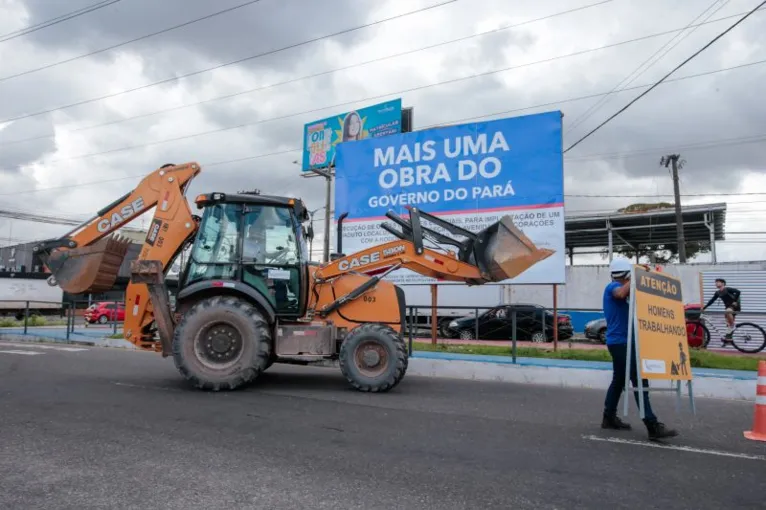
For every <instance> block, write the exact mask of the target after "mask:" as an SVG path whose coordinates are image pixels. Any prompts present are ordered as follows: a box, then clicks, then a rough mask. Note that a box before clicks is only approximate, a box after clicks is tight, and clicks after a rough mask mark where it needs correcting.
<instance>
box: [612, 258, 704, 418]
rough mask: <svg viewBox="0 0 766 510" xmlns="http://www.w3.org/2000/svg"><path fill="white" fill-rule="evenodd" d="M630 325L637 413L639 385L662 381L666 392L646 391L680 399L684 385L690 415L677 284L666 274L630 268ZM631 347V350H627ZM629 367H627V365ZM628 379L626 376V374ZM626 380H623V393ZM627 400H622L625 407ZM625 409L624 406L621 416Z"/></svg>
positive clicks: (688, 373) (685, 345) (689, 378)
mask: <svg viewBox="0 0 766 510" xmlns="http://www.w3.org/2000/svg"><path fill="white" fill-rule="evenodd" d="M630 317H631V320H630V323H629V326H628V356H631V354H632V353H634V352H635V355H636V361H637V363H636V365H637V367H638V369H639V372H640V374H639V375H640V377H639V378H638V379H639V388H636V389H634V390H633V391H638V392H639V393H638V395H639V409H640V411H641V417H642V418H643V417H644V403H643V391H644V388H642V387H641V386H643V384H642V383H641V379H647V380H649V381H652V380H656V381H660V380H666V381H670V382H671V387H670V388H657V387H650V388H646V390H648V391H674V392H676V394H677V397H678V398H679V400H680V398H681V381H686V382H687V386H688V389H689V401H690V405H691V408H692V411H694V400H693V392H692V371H691V366H690V357H689V344H688V340H687V333H686V318H685V315H684V301H683V296H682V293H681V281H680V280H679V279H678V278H675V277H673V276H670V275H669V274H667V273H659V272H656V271H653V270H651V269H650V268H649V267H648V266H640V265H636V266H633V270H632V271H631V284H630ZM634 345H635V349H633V348H631V347H633V346H634ZM628 367H630V363H628ZM628 375H630V374H628ZM629 384H630V378H629V377H626V379H625V390H626V392H629V391H631V388H629V386H628V385H629ZM627 402H628V399H626V400H625V403H626V404H627ZM627 414H628V406H627V405H625V415H627Z"/></svg>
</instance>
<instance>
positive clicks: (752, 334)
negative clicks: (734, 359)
mask: <svg viewBox="0 0 766 510" xmlns="http://www.w3.org/2000/svg"><path fill="white" fill-rule="evenodd" d="M743 337H744V338H743ZM750 340H752V342H753V343H752V344H750V343H749V342H750ZM731 343H732V345H734V348H735V349H737V350H738V351H739V352H744V353H747V354H755V353H756V352H760V351H762V350H763V348H764V347H766V332H764V331H763V329H762V328H761V327H760V326H759V325H758V324H753V323H752V322H741V323H739V324H737V325H736V326H734V334H733V336H732V342H731ZM745 345H748V347H745Z"/></svg>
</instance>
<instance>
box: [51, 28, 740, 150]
mask: <svg viewBox="0 0 766 510" xmlns="http://www.w3.org/2000/svg"><path fill="white" fill-rule="evenodd" d="M671 32H672V31H671ZM666 33H668V32H661V33H659V34H652V35H648V36H643V37H639V38H636V39H630V40H627V41H622V42H618V43H612V44H608V45H604V46H600V47H597V48H591V49H588V50H581V51H578V52H574V53H569V54H565V55H559V56H556V57H550V58H547V59H543V60H538V61H534V62H528V63H525V64H518V65H515V66H510V67H505V68H501V69H495V70H491V71H485V72H482V73H475V74H472V75H468V76H462V77H459V78H452V79H449V80H444V81H440V82H436V83H430V84H426V85H420V86H417V87H411V88H408V89H404V90H398V91H392V92H386V93H384V94H379V95H376V96H368V97H364V98H359V99H354V100H351V101H344V102H342V103H336V104H333V105H329V106H323V107H320V108H314V109H311V110H304V111H300V112H294V113H290V114H285V115H279V116H276V117H270V118H267V119H260V120H257V121H253V122H246V123H242V124H238V125H234V126H227V127H223V128H217V129H213V130H208V131H201V132H197V133H192V134H189V135H183V136H178V137H174V138H168V139H164V140H156V141H154V142H147V143H144V144H138V145H132V146H127V147H119V148H114V149H107V150H105V151H101V152H93V153H86V154H80V155H77V156H70V157H67V158H59V159H54V160H51V161H48V162H46V164H55V163H59V162H63V161H74V160H79V159H85V158H89V157H94V156H103V155H106V154H112V153H116V152H124V151H129V150H135V149H141V148H144V147H151V146H155V145H162V144H165V143H171V142H177V141H181V140H187V139H190V138H196V137H198V136H207V135H211V134H215V133H221V132H224V131H230V130H232V129H241V128H244V127H250V126H255V125H259V124H263V123H265V122H272V121H275V120H284V119H288V118H291V117H297V116H301V115H305V114H308V113H316V112H320V111H323V110H328V109H334V108H339V107H342V106H348V105H353V104H356V103H361V102H368V101H371V100H374V99H382V98H386V97H389V96H395V95H401V94H404V93H408V92H415V91H421V90H425V89H429V88H432V87H437V86H442V85H449V84H453V83H459V82H461V81H467V80H473V79H476V78H481V77H485V76H491V75H493V74H498V73H501V72H506V71H509V70H513V69H519V68H523V67H529V66H532V65H537V64H541V63H546V62H551V61H554V60H560V59H563V58H570V57H573V56H577V55H582V54H586V53H591V52H594V51H599V50H603V49H606V48H612V47H616V46H621V45H624V44H629V43H632V42H636V41H641V40H645V39H649V38H652V37H658V36H660V35H664V34H666ZM738 67H741V66H738ZM707 74H711V73H707ZM679 79H681V78H679ZM676 81H677V80H676ZM598 95H600V94H596V95H589V96H584V97H582V98H577V99H576V100H579V99H584V98H590V97H597V96H598ZM572 100H575V99H571V100H568V101H572ZM562 102H567V100H565V101H557V102H554V103H553V104H558V103H562ZM549 104H550V103H549ZM546 105H547V104H544V105H537V106H536V107H540V106H546ZM530 108H531V107H524V108H520V109H517V110H526V109H530ZM295 150H300V149H295Z"/></svg>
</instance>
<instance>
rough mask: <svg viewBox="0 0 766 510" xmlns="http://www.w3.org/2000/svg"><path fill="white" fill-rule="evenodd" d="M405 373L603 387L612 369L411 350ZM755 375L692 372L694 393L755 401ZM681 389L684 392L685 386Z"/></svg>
mask: <svg viewBox="0 0 766 510" xmlns="http://www.w3.org/2000/svg"><path fill="white" fill-rule="evenodd" d="M407 375H414V376H422V377H442V378H447V379H463V380H471V381H490V382H503V383H516V384H536V385H543V386H551V387H558V388H574V389H594V390H603V391H606V388H608V387H609V383H610V382H611V380H612V373H611V371H608V370H604V369H600V368H579V367H578V368H573V367H561V366H552V365H551V366H543V365H536V366H532V365H522V364H516V365H514V364H511V363H494V362H487V361H465V360H454V359H434V358H428V357H424V356H420V355H418V354H417V353H413V355H412V356H411V357H410V362H409V368H408V369H407ZM756 382H757V379H756V378H752V379H750V378H747V379H746V378H735V377H725V376H721V377H716V376H713V375H707V374H705V375H695V378H694V382H693V385H694V396H695V397H705V398H717V399H724V400H737V401H743V402H753V401H755V395H756ZM650 384H651V385H652V386H653V387H660V388H661V387H663V386H665V385H666V384H667V386H665V387H668V388H669V387H670V383H669V382H667V383H664V384H658V383H650ZM681 388H682V390H681V393H682V394H683V396H687V395H688V394H687V390H686V386H685V385H682V386H681Z"/></svg>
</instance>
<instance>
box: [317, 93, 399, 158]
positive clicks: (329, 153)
mask: <svg viewBox="0 0 766 510" xmlns="http://www.w3.org/2000/svg"><path fill="white" fill-rule="evenodd" d="M401 126H402V100H401V99H394V100H393V101H387V102H385V103H380V104H376V105H373V106H368V107H366V108H362V109H359V110H353V111H350V112H346V113H344V114H341V115H336V116H334V117H328V118H326V119H322V120H318V121H315V122H311V123H309V124H306V125H305V126H303V166H302V169H303V171H304V172H308V171H310V170H311V169H312V168H326V167H327V166H329V165H330V164H331V163H332V162H333V161H334V160H335V148H336V146H337V145H338V144H339V143H341V142H347V141H355V140H364V139H367V138H376V137H380V136H389V135H393V134H397V133H400V132H401V131H402V128H401Z"/></svg>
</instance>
